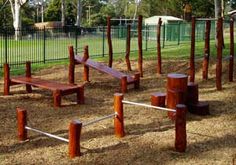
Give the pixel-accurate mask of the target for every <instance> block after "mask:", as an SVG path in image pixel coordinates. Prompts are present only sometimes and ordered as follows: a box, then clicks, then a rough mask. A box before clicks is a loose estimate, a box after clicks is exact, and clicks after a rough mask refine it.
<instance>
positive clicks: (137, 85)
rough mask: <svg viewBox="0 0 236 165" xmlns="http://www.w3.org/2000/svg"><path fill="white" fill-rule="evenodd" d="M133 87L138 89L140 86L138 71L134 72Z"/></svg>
mask: <svg viewBox="0 0 236 165" xmlns="http://www.w3.org/2000/svg"><path fill="white" fill-rule="evenodd" d="M134 81H135V82H134V88H135V89H139V86H140V73H135V74H134Z"/></svg>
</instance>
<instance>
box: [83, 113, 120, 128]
mask: <svg viewBox="0 0 236 165" xmlns="http://www.w3.org/2000/svg"><path fill="white" fill-rule="evenodd" d="M116 115H117V113H113V114H110V115H107V116H104V117H101V118H98V119H95V120H93V121H89V122H87V123H84V124H82V126H83V127H86V126H89V125H92V124H95V123H97V122H99V121H102V120H106V119H109V118H112V117H115V116H116Z"/></svg>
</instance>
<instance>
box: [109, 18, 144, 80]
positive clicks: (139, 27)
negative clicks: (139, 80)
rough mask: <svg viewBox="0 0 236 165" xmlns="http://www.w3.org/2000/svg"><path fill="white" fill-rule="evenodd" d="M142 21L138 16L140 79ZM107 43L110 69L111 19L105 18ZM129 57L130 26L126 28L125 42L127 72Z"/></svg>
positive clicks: (141, 66)
mask: <svg viewBox="0 0 236 165" xmlns="http://www.w3.org/2000/svg"><path fill="white" fill-rule="evenodd" d="M113 20H114V19H113ZM142 20H143V17H142V16H141V15H140V16H139V17H138V71H139V73H140V76H141V77H143V50H142ZM107 41H108V51H109V53H108V54H109V63H108V66H109V67H112V62H113V48H112V37H111V17H107ZM129 55H130V25H128V26H127V42H126V56H125V59H126V64H127V68H128V70H131V66H130V60H129Z"/></svg>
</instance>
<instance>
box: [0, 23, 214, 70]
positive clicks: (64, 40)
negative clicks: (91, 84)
mask: <svg viewBox="0 0 236 165" xmlns="http://www.w3.org/2000/svg"><path fill="white" fill-rule="evenodd" d="M156 29H157V27H156V26H144V27H143V49H144V50H149V49H156ZM214 29H215V23H214V22H213V23H212V26H211V30H212V31H211V38H212V39H213V38H214V36H215V30H214ZM0 30H1V31H0V41H1V43H0V67H2V66H3V64H4V63H9V64H10V65H11V66H19V65H22V64H24V63H25V61H31V62H32V63H46V62H49V61H55V60H63V59H67V58H68V50H67V49H68V45H73V46H74V48H75V49H76V52H77V53H82V52H81V50H82V48H83V46H85V45H89V53H90V56H91V57H92V58H93V57H95V56H99V57H104V56H106V55H107V54H108V45H107V38H106V30H107V29H106V27H101V26H100V27H96V28H77V27H64V28H45V27H44V28H42V29H22V30H20V34H21V38H20V40H18V41H16V40H15V39H14V33H15V31H14V29H0ZM111 31H112V43H113V52H114V54H120V55H125V50H126V34H127V27H126V26H113V27H112V29H111ZM204 31H205V24H204V22H199V23H197V26H196V41H203V40H204ZM190 34H191V24H190V23H184V22H179V23H173V24H164V25H162V29H161V44H162V47H163V48H164V47H167V46H171V45H179V44H184V43H189V42H190V39H191V36H190ZM137 35H138V34H137V27H135V26H133V27H132V28H131V51H137V50H138V39H137Z"/></svg>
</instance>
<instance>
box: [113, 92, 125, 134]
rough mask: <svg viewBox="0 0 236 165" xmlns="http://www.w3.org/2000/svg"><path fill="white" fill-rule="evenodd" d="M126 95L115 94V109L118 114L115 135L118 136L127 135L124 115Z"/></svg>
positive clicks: (115, 121) (115, 122)
mask: <svg viewBox="0 0 236 165" xmlns="http://www.w3.org/2000/svg"><path fill="white" fill-rule="evenodd" d="M123 98H124V96H123V94H121V93H115V94H114V111H115V112H116V113H117V116H116V117H115V120H114V126H115V135H116V136H117V137H123V136H125V131H124V117H123V103H122V100H123Z"/></svg>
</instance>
